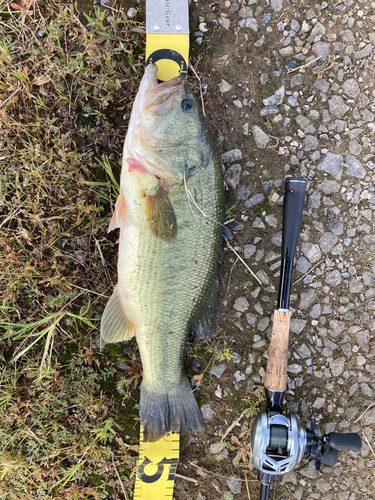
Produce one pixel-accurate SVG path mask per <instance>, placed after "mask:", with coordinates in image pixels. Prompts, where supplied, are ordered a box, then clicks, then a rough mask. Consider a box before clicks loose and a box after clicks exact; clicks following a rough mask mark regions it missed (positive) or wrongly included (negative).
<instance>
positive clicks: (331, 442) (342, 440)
mask: <svg viewBox="0 0 375 500" xmlns="http://www.w3.org/2000/svg"><path fill="white" fill-rule="evenodd" d="M326 443H327V444H328V446H332V447H333V448H343V449H344V450H351V451H361V448H362V441H361V438H360V437H359V435H358V434H357V433H356V432H351V433H348V434H342V433H340V432H330V433H329V434H327V438H326Z"/></svg>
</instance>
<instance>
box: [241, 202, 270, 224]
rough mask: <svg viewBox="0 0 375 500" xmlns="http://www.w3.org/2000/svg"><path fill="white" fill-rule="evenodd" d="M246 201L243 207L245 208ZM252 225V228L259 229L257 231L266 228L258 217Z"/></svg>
mask: <svg viewBox="0 0 375 500" xmlns="http://www.w3.org/2000/svg"><path fill="white" fill-rule="evenodd" d="M248 201H249V200H248ZM248 201H245V206H246V203H248ZM252 225H253V227H257V228H259V229H265V227H266V226H265V225H264V223H263V221H262V219H260V218H259V217H255V219H254V222H253V224H252Z"/></svg>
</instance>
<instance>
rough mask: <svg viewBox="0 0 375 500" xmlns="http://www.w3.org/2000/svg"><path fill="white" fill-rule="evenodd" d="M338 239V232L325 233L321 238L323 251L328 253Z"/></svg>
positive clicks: (320, 242) (320, 243)
mask: <svg viewBox="0 0 375 500" xmlns="http://www.w3.org/2000/svg"><path fill="white" fill-rule="evenodd" d="M338 239H339V238H338V236H337V235H336V234H332V233H324V234H322V236H321V237H320V240H319V245H320V248H321V249H322V251H323V252H325V253H328V252H330V251H331V248H332V247H333V246H334V245H336V243H337V241H338Z"/></svg>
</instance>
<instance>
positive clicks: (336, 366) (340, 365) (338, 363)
mask: <svg viewBox="0 0 375 500" xmlns="http://www.w3.org/2000/svg"><path fill="white" fill-rule="evenodd" d="M329 365H330V368H331V372H332V375H333V376H334V377H338V376H339V375H341V373H342V372H343V371H344V366H345V358H344V356H342V357H341V358H338V359H335V360H333V361H331V362H330V364H329Z"/></svg>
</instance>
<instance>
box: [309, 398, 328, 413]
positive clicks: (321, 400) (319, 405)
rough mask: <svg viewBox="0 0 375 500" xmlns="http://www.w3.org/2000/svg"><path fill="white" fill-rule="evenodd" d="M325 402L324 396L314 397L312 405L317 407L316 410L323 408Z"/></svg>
mask: <svg viewBox="0 0 375 500" xmlns="http://www.w3.org/2000/svg"><path fill="white" fill-rule="evenodd" d="M325 402H326V398H316V400H315V401H314V403H313V405H312V407H313V408H315V409H317V410H320V408H323V406H324V404H325Z"/></svg>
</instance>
